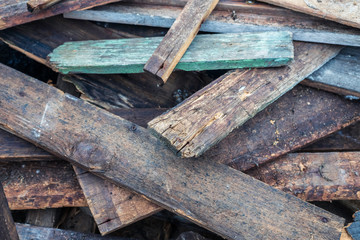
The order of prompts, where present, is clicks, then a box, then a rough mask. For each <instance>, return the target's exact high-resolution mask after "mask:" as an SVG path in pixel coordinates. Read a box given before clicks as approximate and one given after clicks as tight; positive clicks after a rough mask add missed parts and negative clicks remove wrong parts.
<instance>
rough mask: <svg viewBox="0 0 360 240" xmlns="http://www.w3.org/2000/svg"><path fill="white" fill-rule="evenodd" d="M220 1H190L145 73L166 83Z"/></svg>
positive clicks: (148, 62) (147, 65)
mask: <svg viewBox="0 0 360 240" xmlns="http://www.w3.org/2000/svg"><path fill="white" fill-rule="evenodd" d="M218 1H219V0H189V1H188V2H187V3H186V5H185V7H184V9H183V10H182V11H181V13H180V15H179V16H178V17H177V18H176V20H175V22H174V24H173V25H172V26H171V28H170V29H169V31H168V32H167V33H166V35H165V37H164V38H163V39H162V41H161V42H160V45H158V47H157V48H156V49H155V51H154V53H153V55H152V56H151V57H150V59H149V60H148V61H147V62H146V64H145V66H144V71H146V72H150V73H152V74H154V75H156V76H157V77H159V78H160V79H162V81H163V82H164V83H165V82H166V81H167V79H168V78H169V76H170V74H171V73H172V71H173V70H174V68H175V67H176V65H177V64H178V62H179V61H180V59H181V58H182V56H183V55H184V53H185V51H186V50H187V48H188V47H189V46H190V44H191V42H192V41H193V39H194V38H195V36H196V34H197V33H198V32H199V30H200V26H201V24H202V23H203V22H204V21H205V19H206V18H207V17H208V16H209V14H210V13H211V11H212V10H213V9H214V8H215V6H216V4H217V3H218Z"/></svg>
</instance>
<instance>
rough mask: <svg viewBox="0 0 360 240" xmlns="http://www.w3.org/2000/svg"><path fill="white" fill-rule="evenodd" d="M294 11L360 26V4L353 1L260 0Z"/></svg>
mask: <svg viewBox="0 0 360 240" xmlns="http://www.w3.org/2000/svg"><path fill="white" fill-rule="evenodd" d="M260 1H261V2H266V3H271V4H274V5H277V6H280V7H285V8H289V9H292V10H294V11H298V12H302V13H306V14H310V15H313V16H317V17H321V18H325V19H329V20H332V21H335V22H339V23H342V24H345V25H348V26H352V27H356V28H360V14H359V13H360V6H359V5H358V4H357V2H353V1H344V2H338V1H331V0H322V1H317V0H305V1H303V0H260Z"/></svg>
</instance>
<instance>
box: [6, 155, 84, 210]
mask: <svg viewBox="0 0 360 240" xmlns="http://www.w3.org/2000/svg"><path fill="white" fill-rule="evenodd" d="M17 149H19V148H17ZM48 155H49V156H50V157H51V158H53V157H52V155H50V154H48ZM29 158H30V159H31V155H30V156H29ZM10 161H11V160H10ZM0 174H1V176H2V177H1V178H2V179H3V180H2V181H3V184H4V191H5V194H6V197H7V199H8V202H9V206H10V209H12V210H22V209H44V208H60V207H84V206H87V203H86V199H85V197H84V194H83V192H82V190H81V187H80V185H79V183H78V181H77V179H76V176H75V173H74V171H73V170H72V167H71V165H70V164H68V163H66V164H65V163H64V162H63V161H41V162H39V161H37V162H31V161H27V162H11V163H7V164H1V168H0Z"/></svg>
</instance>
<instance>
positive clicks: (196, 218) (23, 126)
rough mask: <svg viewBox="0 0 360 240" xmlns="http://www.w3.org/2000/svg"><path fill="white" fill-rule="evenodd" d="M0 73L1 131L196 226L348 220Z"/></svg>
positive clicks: (233, 233) (297, 229)
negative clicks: (184, 158) (176, 151)
mask: <svg viewBox="0 0 360 240" xmlns="http://www.w3.org/2000/svg"><path fill="white" fill-rule="evenodd" d="M0 73H1V75H0V89H6V91H0V98H1V99H5V100H7V101H6V103H4V102H3V101H2V102H1V103H0V111H1V114H0V123H1V128H4V129H6V130H7V131H11V132H12V133H15V134H17V135H20V136H21V137H22V138H24V139H26V140H28V141H31V142H36V143H38V144H39V145H41V146H42V147H43V148H44V149H46V150H48V151H51V152H52V153H54V154H57V155H59V156H62V157H63V158H66V159H67V160H69V161H71V162H73V163H75V164H77V165H79V166H81V167H82V168H84V169H85V170H87V171H90V172H92V173H94V174H97V175H99V176H102V177H105V178H107V179H109V180H111V181H113V182H114V183H117V184H119V185H122V186H124V187H127V188H129V189H132V190H135V191H136V192H138V193H140V194H142V195H145V196H147V197H149V198H151V199H152V201H154V202H155V203H158V204H161V205H162V206H164V207H165V208H166V209H168V210H170V211H173V212H175V213H176V214H179V215H181V216H184V217H185V218H187V219H189V220H191V221H192V222H195V223H196V224H198V225H201V226H204V227H206V228H207V229H210V230H212V231H213V232H216V233H218V234H220V235H222V236H224V237H227V238H231V239H241V238H260V237H264V236H266V237H267V238H276V237H277V236H282V237H283V238H293V239H299V238H300V239H304V238H310V236H313V237H314V238H321V239H334V238H338V237H339V236H340V231H341V227H342V225H343V221H344V220H343V219H342V218H339V217H337V216H335V215H333V214H330V213H328V212H326V211H324V210H322V209H320V208H318V207H315V206H313V205H311V204H308V203H306V202H303V201H301V200H299V199H298V198H296V197H293V196H291V195H288V194H285V193H283V192H281V191H279V190H276V189H273V188H271V187H269V186H268V185H266V184H264V183H262V182H260V181H258V180H255V179H253V178H251V177H249V176H247V175H245V174H243V173H241V172H239V171H236V170H234V169H231V168H229V167H227V166H224V165H222V164H218V163H214V162H211V161H206V159H204V160H203V161H198V160H195V159H188V160H187V161H180V159H178V158H177V157H175V156H174V155H173V153H172V152H171V151H170V150H169V149H168V148H167V147H166V146H164V145H163V144H162V143H161V141H159V140H158V139H157V138H155V137H154V136H152V135H151V134H150V133H149V132H148V131H147V130H146V129H143V128H142V127H140V126H137V125H135V124H133V123H131V122H128V121H126V120H124V119H122V118H120V117H117V116H115V115H113V114H110V113H108V112H106V111H105V110H102V109H99V108H97V107H95V106H92V105H91V104H89V103H86V102H84V101H82V100H79V99H78V98H75V97H73V96H70V95H68V94H64V93H63V92H61V91H59V90H57V89H56V88H54V87H51V86H49V85H47V84H45V83H42V82H40V81H37V80H35V79H33V78H30V77H28V76H25V75H24V74H22V73H19V72H17V71H14V70H13V69H10V68H8V67H6V66H1V71H0ZM18 86H23V87H22V88H21V89H18ZM24 104H28V105H26V107H25V105H24ZM60 106H61V107H60ZM24 107H25V108H26V111H23V109H24ZM75 113H76V114H75ZM100 139H101V140H100ZM169 173H171V174H169ZM184 176H185V177H184ZM189 186H191V187H189ZM264 206H266V207H264ZM219 209H221V211H219ZM274 219H277V220H278V221H274ZM324 219H325V220H324ZM299 224H301V225H299ZM270 226H271V227H270Z"/></svg>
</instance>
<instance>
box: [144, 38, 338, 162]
mask: <svg viewBox="0 0 360 240" xmlns="http://www.w3.org/2000/svg"><path fill="white" fill-rule="evenodd" d="M340 49H341V48H339V47H337V46H330V45H319V44H312V43H300V42H297V43H295V58H294V60H293V61H292V62H291V63H290V64H289V65H288V66H286V67H280V68H274V69H246V70H235V71H231V72H228V73H227V74H225V75H223V76H221V77H220V78H218V79H217V80H215V81H213V82H212V83H211V84H209V85H208V86H206V87H205V88H203V89H201V90H200V91H198V92H196V93H195V94H193V95H192V96H190V97H189V98H188V99H186V100H185V101H183V102H182V103H180V104H179V105H177V106H176V107H175V108H173V109H172V110H170V111H168V112H166V113H164V114H162V115H161V116H159V117H157V118H155V119H153V120H152V121H150V122H149V124H148V127H149V129H151V130H152V132H153V133H154V134H156V135H158V136H159V137H161V139H163V140H164V141H165V142H166V143H167V144H169V146H170V147H171V148H172V149H173V150H174V151H175V152H176V153H178V154H179V155H181V157H198V156H200V155H201V154H202V153H204V152H205V151H206V150H208V149H209V148H210V147H212V146H213V145H215V144H216V143H218V142H219V141H221V140H222V139H223V138H225V137H226V136H227V135H228V134H229V133H230V132H231V131H232V130H234V129H235V128H237V127H239V126H241V125H242V124H244V123H245V122H246V121H247V120H249V119H251V118H252V117H253V116H255V115H256V114H257V113H258V112H260V111H261V110H263V109H264V108H265V107H266V106H268V105H269V104H271V103H272V102H274V101H275V100H276V99H277V98H279V97H280V96H281V95H283V94H284V93H286V92H287V91H289V90H290V89H291V88H293V87H294V86H295V85H296V84H297V83H299V82H300V81H301V80H303V79H304V78H305V77H306V76H308V75H309V74H311V73H312V72H314V71H315V70H317V69H319V68H320V67H321V66H322V65H323V64H325V63H326V62H327V61H328V60H329V59H331V58H332V57H334V56H335V55H336V54H337V53H338V52H339V51H340ZM223 106H226V108H224V107H223Z"/></svg>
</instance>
